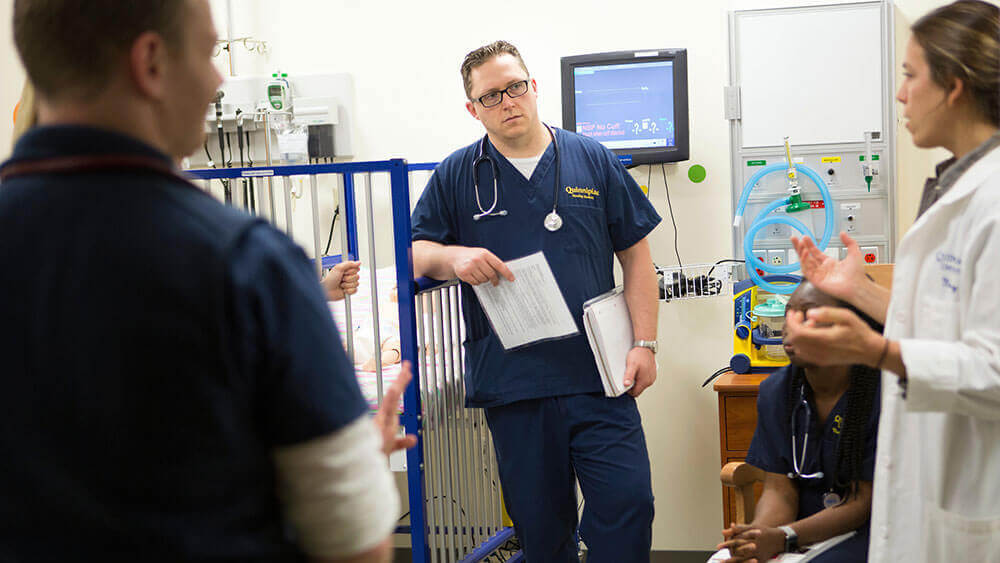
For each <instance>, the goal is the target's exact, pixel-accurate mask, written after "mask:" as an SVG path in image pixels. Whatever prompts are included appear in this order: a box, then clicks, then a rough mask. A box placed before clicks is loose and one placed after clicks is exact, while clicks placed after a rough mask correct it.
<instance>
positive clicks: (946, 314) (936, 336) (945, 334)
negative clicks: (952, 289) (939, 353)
mask: <svg viewBox="0 0 1000 563" xmlns="http://www.w3.org/2000/svg"><path fill="white" fill-rule="evenodd" d="M919 313H920V316H919V317H918V318H917V319H916V323H915V328H916V330H915V331H914V335H913V336H914V338H919V339H926V340H949V341H954V340H958V337H959V334H958V315H959V304H958V301H956V300H952V299H940V298H930V299H926V300H924V301H923V302H922V303H921V304H920V311H919Z"/></svg>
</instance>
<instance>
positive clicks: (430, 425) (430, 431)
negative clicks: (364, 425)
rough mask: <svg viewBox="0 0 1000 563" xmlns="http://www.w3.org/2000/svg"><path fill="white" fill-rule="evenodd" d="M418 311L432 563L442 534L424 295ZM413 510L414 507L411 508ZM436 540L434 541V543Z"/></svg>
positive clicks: (429, 539) (424, 476)
mask: <svg viewBox="0 0 1000 563" xmlns="http://www.w3.org/2000/svg"><path fill="white" fill-rule="evenodd" d="M414 301H415V302H416V305H417V307H416V309H417V311H416V313H417V319H416V320H417V363H418V364H419V365H418V366H417V368H418V369H417V371H418V372H419V373H420V395H421V406H422V408H423V412H422V413H421V415H422V416H423V439H424V467H423V478H424V490H425V491H426V492H427V493H430V498H429V499H422V502H423V503H424V506H425V508H426V513H427V530H428V533H427V535H428V538H427V539H428V546H429V547H430V549H428V551H429V552H430V554H431V563H437V561H438V549H440V545H439V543H437V542H435V540H437V539H438V538H439V537H440V536H439V535H438V534H437V532H436V530H437V529H438V527H439V525H440V524H439V523H438V520H437V518H436V517H435V513H434V484H433V475H432V473H433V471H432V468H433V467H434V465H435V464H434V463H432V459H433V458H432V456H431V455H428V452H431V451H433V442H434V441H436V440H437V436H436V434H437V432H436V421H435V420H434V416H433V405H432V404H431V402H430V398H429V396H428V393H427V389H428V382H427V369H426V365H427V362H426V361H425V358H426V354H427V342H426V338H427V331H426V328H425V327H424V297H423V296H422V295H417V296H416V299H414ZM411 510H412V509H411ZM432 542H434V543H432Z"/></svg>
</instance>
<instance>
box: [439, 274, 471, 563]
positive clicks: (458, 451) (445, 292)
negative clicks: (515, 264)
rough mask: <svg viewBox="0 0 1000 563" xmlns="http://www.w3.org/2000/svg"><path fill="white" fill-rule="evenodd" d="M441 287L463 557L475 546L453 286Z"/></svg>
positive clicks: (444, 359)
mask: <svg viewBox="0 0 1000 563" xmlns="http://www.w3.org/2000/svg"><path fill="white" fill-rule="evenodd" d="M440 291H441V304H442V307H441V321H442V329H443V333H444V338H443V340H444V346H442V347H441V362H442V364H443V365H444V366H445V367H446V369H447V373H448V402H449V410H448V412H449V416H450V417H451V419H452V421H453V424H452V426H453V429H454V432H453V434H454V437H455V439H454V441H453V442H452V444H451V445H452V453H453V455H454V457H455V458H456V460H457V463H452V464H451V465H452V471H453V473H454V474H455V477H456V478H455V481H456V485H457V486H456V490H455V491H453V493H454V494H455V495H456V496H457V499H456V500H457V501H458V502H457V506H458V514H459V522H460V529H459V530H458V534H459V536H458V540H459V541H460V543H461V546H462V547H461V551H460V554H459V556H460V557H463V556H465V554H466V553H468V552H469V551H470V550H471V549H472V548H473V547H475V546H471V545H469V541H468V538H467V533H468V531H467V530H468V528H469V522H468V512H467V511H466V510H465V508H466V507H465V499H467V498H468V495H467V494H466V488H465V484H466V479H465V478H464V472H463V471H462V469H463V468H464V466H465V456H464V455H462V454H463V449H462V448H461V442H462V425H461V423H460V422H461V419H460V418H459V411H458V409H460V408H461V406H460V405H459V404H458V393H457V388H456V382H457V380H458V377H457V375H456V374H457V370H456V369H455V356H454V354H453V353H452V349H453V346H454V342H455V341H454V340H453V338H452V327H451V320H452V317H451V289H450V288H447V287H446V288H443V289H441V290H440Z"/></svg>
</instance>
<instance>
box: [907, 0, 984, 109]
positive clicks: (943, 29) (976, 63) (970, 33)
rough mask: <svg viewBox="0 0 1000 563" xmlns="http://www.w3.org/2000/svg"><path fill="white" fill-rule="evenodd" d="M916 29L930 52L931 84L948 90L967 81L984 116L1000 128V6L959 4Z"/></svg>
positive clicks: (975, 1) (970, 0) (972, 1)
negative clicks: (958, 83)
mask: <svg viewBox="0 0 1000 563" xmlns="http://www.w3.org/2000/svg"><path fill="white" fill-rule="evenodd" d="M910 30H911V31H912V32H913V39H914V40H915V41H916V42H917V44H919V45H920V47H921V48H922V49H923V50H924V57H925V58H926V59H927V65H928V66H929V67H930V71H931V80H933V81H934V83H935V84H937V85H938V86H940V87H942V88H944V89H946V90H950V89H951V88H952V86H953V84H954V80H955V79H956V78H957V79H959V80H961V81H962V83H963V84H964V85H965V88H966V90H967V91H968V92H969V94H970V96H971V99H972V101H973V104H974V105H975V107H976V109H977V110H978V111H979V113H980V114H981V115H982V116H983V118H985V119H986V120H987V121H989V122H990V124H992V125H994V126H1000V8H997V7H996V6H994V5H992V4H989V3H986V2H981V1H979V0H959V1H958V2H954V3H951V4H948V5H947V6H942V7H940V8H938V9H936V10H934V11H932V12H930V13H928V14H927V15H925V16H923V17H922V18H920V19H919V20H917V22H916V23H914V24H913V26H912V27H911V28H910Z"/></svg>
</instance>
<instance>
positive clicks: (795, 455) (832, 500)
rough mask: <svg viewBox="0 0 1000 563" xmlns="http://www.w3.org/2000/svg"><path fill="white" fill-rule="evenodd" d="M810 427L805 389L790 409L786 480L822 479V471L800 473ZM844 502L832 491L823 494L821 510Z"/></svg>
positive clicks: (809, 413)
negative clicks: (801, 425)
mask: <svg viewBox="0 0 1000 563" xmlns="http://www.w3.org/2000/svg"><path fill="white" fill-rule="evenodd" d="M801 409H804V410H805V411H806V431H805V432H804V433H803V437H802V456H801V458H800V457H799V450H798V448H797V447H796V439H795V435H796V434H797V429H796V427H797V426H798V419H799V410H801ZM811 426H812V409H811V408H810V407H809V401H808V400H807V399H806V390H805V387H803V388H802V389H800V393H799V402H798V403H797V404H796V405H795V407H794V408H793V409H792V469H793V470H794V471H791V472H789V473H788V478H789V479H792V480H795V479H801V480H803V481H807V480H810V479H822V478H823V476H824V473H823V472H822V471H817V472H815V473H802V470H803V469H805V467H806V448H807V447H808V446H809V428H810V427H811ZM843 502H844V499H843V498H842V497H841V496H840V495H838V494H837V493H836V492H834V490H833V489H830V490H829V491H827V492H825V493H823V508H833V507H835V506H837V505H839V504H841V503H843Z"/></svg>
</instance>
